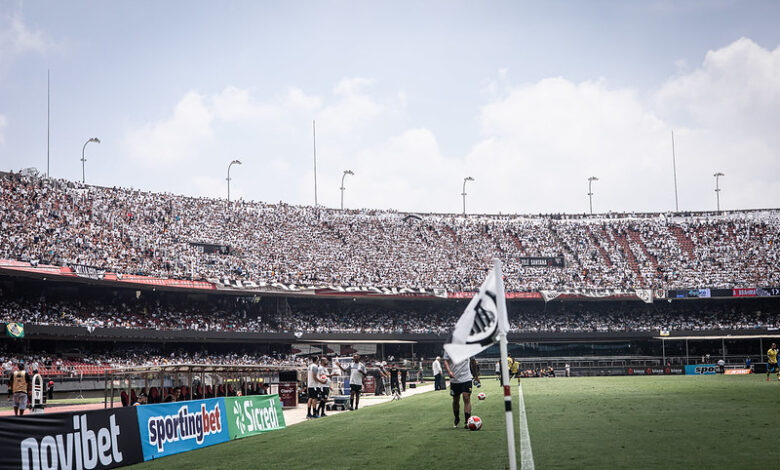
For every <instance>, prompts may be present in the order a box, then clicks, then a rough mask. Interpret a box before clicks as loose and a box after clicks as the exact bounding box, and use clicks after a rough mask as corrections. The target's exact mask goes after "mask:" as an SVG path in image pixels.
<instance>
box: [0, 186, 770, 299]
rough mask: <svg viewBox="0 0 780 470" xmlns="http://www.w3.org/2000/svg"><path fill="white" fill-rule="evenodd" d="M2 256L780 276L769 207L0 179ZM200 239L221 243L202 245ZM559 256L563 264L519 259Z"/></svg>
mask: <svg viewBox="0 0 780 470" xmlns="http://www.w3.org/2000/svg"><path fill="white" fill-rule="evenodd" d="M0 230H1V231H2V234H3V236H2V237H0V259H14V260H22V261H30V262H33V263H42V264H47V263H50V264H55V265H63V266H66V265H73V264H81V265H88V266H93V267H97V268H101V269H106V270H108V271H111V272H117V273H123V274H141V275H150V276H162V277H169V278H177V279H201V280H214V279H234V280H236V279H237V280H247V281H253V282H269V283H270V282H278V283H284V284H296V285H322V284H327V285H341V286H374V287H409V288H426V289H433V288H440V289H446V290H448V291H473V290H477V289H478V288H479V285H480V283H481V282H482V280H483V279H484V276H485V271H486V270H487V269H488V268H489V267H490V266H491V259H492V258H493V257H498V258H500V259H501V260H502V261H503V262H504V273H505V275H506V288H507V290H508V291H537V290H542V289H562V288H623V289H635V288H694V287H712V288H717V287H727V288H729V287H754V286H777V285H780V268H778V261H780V248H778V247H777V243H776V242H777V241H778V234H779V233H780V213H779V212H778V211H775V210H772V211H753V212H733V213H726V214H723V215H714V214H687V215H686V214H675V215H672V214H641V215H633V214H619V215H616V214H607V215H601V216H593V217H582V216H578V217H563V216H560V215H549V216H543V215H539V216H519V215H518V216H479V215H475V216H469V217H462V216H459V215H419V216H417V215H408V214H401V213H397V212H393V211H338V210H332V209H323V208H314V207H307V206H291V205H287V204H282V203H279V204H265V203H258V202H245V201H236V202H233V203H231V205H230V206H229V207H228V206H227V204H226V202H225V201H223V200H217V199H207V198H193V197H184V196H177V195H173V194H167V193H147V192H141V191H138V190H132V189H121V188H103V187H97V186H86V185H82V184H80V183H76V182H70V181H65V180H54V179H42V178H38V177H36V176H33V175H27V176H22V175H20V174H10V175H3V176H0ZM204 244H208V245H212V246H216V247H218V248H222V249H216V250H215V251H213V252H208V251H211V250H204ZM526 256H545V257H557V256H562V257H563V258H564V259H565V267H561V268H540V267H523V266H521V265H520V263H518V262H517V259H518V257H526Z"/></svg>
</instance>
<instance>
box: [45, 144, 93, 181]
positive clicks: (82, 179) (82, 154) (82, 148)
mask: <svg viewBox="0 0 780 470" xmlns="http://www.w3.org/2000/svg"><path fill="white" fill-rule="evenodd" d="M90 142H96V143H98V144H99V143H100V139H98V138H97V137H93V138H91V139H89V140H88V141H86V142H84V146H83V147H81V184H86V182H87V179H86V177H85V176H84V162H86V161H87V159H86V158H84V151H85V150H86V149H87V144H88V143H90ZM47 171H48V170H47Z"/></svg>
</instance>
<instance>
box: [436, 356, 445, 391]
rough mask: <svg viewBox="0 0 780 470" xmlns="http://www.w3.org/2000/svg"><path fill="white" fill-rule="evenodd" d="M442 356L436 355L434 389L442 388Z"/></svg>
mask: <svg viewBox="0 0 780 470" xmlns="http://www.w3.org/2000/svg"><path fill="white" fill-rule="evenodd" d="M440 361H441V357H439V356H436V360H435V361H433V389H434V390H442V389H443V388H444V387H442V383H441V362H440Z"/></svg>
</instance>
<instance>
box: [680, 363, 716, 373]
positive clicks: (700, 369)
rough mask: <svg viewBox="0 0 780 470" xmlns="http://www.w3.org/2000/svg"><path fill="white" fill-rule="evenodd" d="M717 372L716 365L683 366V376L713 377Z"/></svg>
mask: <svg viewBox="0 0 780 470" xmlns="http://www.w3.org/2000/svg"><path fill="white" fill-rule="evenodd" d="M717 372H718V365H717V364H697V365H687V366H685V375H715V374H716V373H717Z"/></svg>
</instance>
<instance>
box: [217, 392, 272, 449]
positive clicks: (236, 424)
mask: <svg viewBox="0 0 780 470" xmlns="http://www.w3.org/2000/svg"><path fill="white" fill-rule="evenodd" d="M225 407H226V408H227V416H228V429H229V430H230V438H231V439H241V438H242V437H247V436H252V435H255V434H260V433H264V432H268V431H276V430H278V429H284V428H285V423H284V415H283V414H282V402H281V400H280V399H279V395H276V394H274V395H252V396H248V397H228V398H225Z"/></svg>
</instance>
